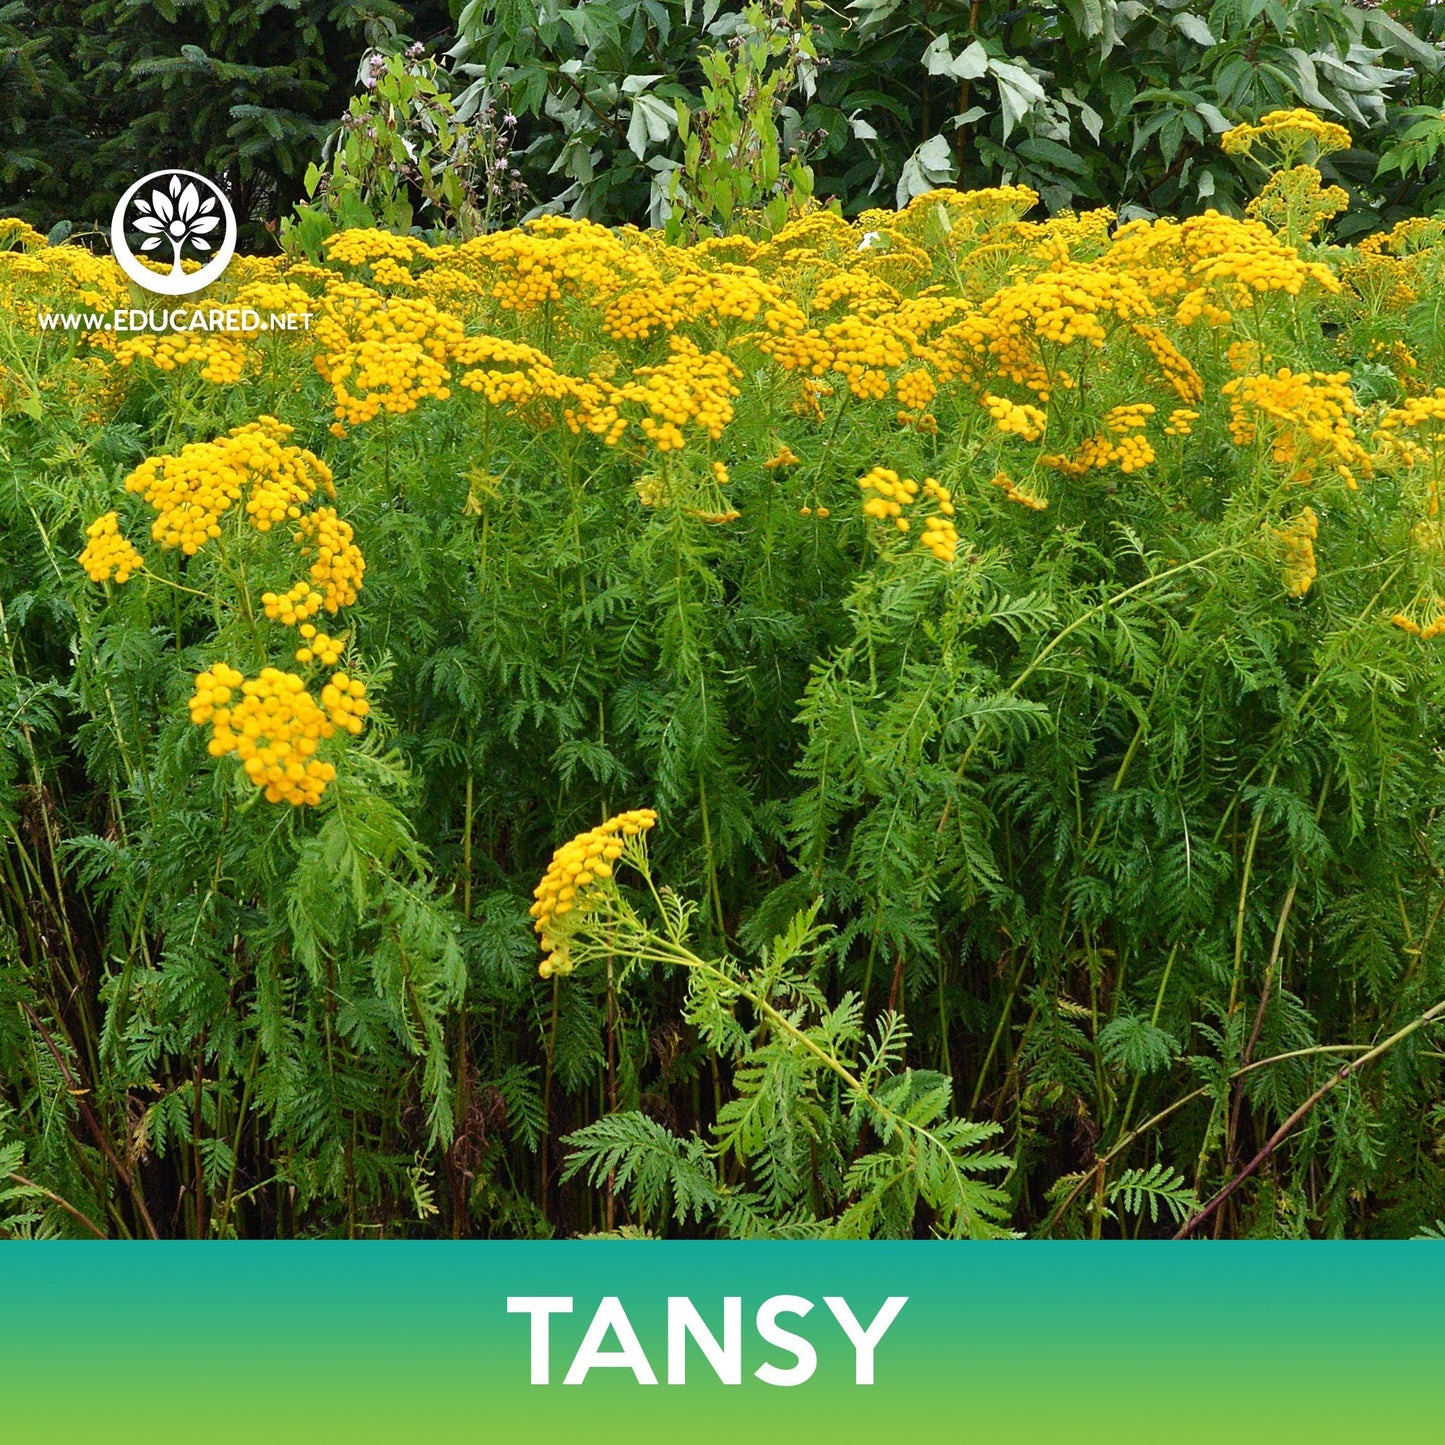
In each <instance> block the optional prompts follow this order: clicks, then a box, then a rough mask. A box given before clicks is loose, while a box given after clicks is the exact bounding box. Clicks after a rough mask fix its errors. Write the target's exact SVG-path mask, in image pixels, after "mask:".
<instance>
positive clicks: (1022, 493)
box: [989, 459, 1049, 512]
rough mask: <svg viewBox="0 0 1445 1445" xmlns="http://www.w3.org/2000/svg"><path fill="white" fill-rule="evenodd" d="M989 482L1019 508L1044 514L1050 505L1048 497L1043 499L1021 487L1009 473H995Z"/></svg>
mask: <svg viewBox="0 0 1445 1445" xmlns="http://www.w3.org/2000/svg"><path fill="white" fill-rule="evenodd" d="M1041 460H1042V459H1041ZM989 482H990V484H991V485H993V486H995V487H997V488H998V489H999V490H1000V491H1001V492H1002V493H1003V494H1004V497H1005V498H1006V499H1007V500H1008V501H1010V502H1017V503H1018V505H1019V506H1021V507H1027V508H1028V509H1029V510H1030V511H1031V512H1042V511H1043V510H1044V509H1045V508H1046V507H1047V506H1048V505H1049V499H1048V498H1047V497H1041V496H1039V495H1038V494H1037V493H1036V492H1032V491H1030V490H1029V488H1028V487H1026V486H1021V485H1020V484H1019V483H1018V482H1016V481H1014V479H1013V478H1012V477H1011V476H1009V474H1008V473H1007V472H996V473H994V475H993V476H992V477H990V478H989Z"/></svg>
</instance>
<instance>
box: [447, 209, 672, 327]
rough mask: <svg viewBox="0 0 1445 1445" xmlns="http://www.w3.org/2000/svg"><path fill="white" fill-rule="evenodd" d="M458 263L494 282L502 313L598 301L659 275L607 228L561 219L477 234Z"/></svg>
mask: <svg viewBox="0 0 1445 1445" xmlns="http://www.w3.org/2000/svg"><path fill="white" fill-rule="evenodd" d="M457 260H458V264H459V265H460V266H461V267H462V268H463V269H474V270H476V272H477V273H478V274H479V275H480V276H483V277H485V278H488V279H490V281H491V285H490V286H489V287H488V290H489V294H490V295H491V296H492V297H493V299H494V300H495V301H496V302H497V304H498V305H499V306H500V307H501V309H502V310H503V311H520V312H531V311H535V310H537V309H539V308H540V307H543V306H546V305H548V304H550V303H556V302H560V301H561V300H562V299H563V297H564V296H577V297H580V298H581V299H583V300H585V301H588V302H596V301H597V300H599V299H606V298H610V297H611V296H613V295H614V294H616V292H617V291H619V290H621V289H622V288H623V287H624V286H627V285H630V284H632V283H633V282H634V280H645V279H648V278H649V277H651V278H653V279H655V275H656V273H655V271H654V269H653V268H652V267H651V266H650V265H649V264H648V263H647V261H646V258H645V257H640V256H637V255H635V254H634V253H633V252H631V251H630V250H629V249H628V248H627V247H626V246H625V245H624V244H623V243H622V241H621V240H620V239H619V238H618V237H617V236H615V235H614V234H613V233H612V232H611V231H609V230H608V229H607V228H606V227H605V226H598V225H596V224H594V223H593V222H591V221H572V220H567V219H565V218H562V217H556V216H551V217H543V218H541V219H540V220H536V221H532V222H530V223H529V224H528V225H526V226H523V227H519V228H517V229H515V230H508V231H494V232H492V233H491V234H490V235H488V236H478V237H477V238H476V239H475V240H472V241H468V242H466V243H465V244H464V245H462V246H460V247H458V248H457Z"/></svg>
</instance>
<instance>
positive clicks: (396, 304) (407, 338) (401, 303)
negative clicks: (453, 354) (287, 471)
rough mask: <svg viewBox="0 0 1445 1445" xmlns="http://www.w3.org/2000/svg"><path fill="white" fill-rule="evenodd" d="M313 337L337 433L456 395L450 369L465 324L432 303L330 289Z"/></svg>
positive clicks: (365, 289)
mask: <svg viewBox="0 0 1445 1445" xmlns="http://www.w3.org/2000/svg"><path fill="white" fill-rule="evenodd" d="M313 334H314V337H315V340H316V344H317V345H318V346H319V347H320V348H321V349H320V351H319V352H318V354H317V356H316V369H317V371H319V372H320V373H321V375H322V376H323V377H324V378H325V379H326V380H327V381H328V382H329V383H330V385H331V389H332V392H333V393H334V394H335V397H336V408H335V416H336V421H335V423H334V424H333V427H332V430H333V431H334V432H339V433H341V434H344V432H345V428H346V427H347V426H359V425H361V424H362V423H363V422H368V421H370V420H371V419H372V418H373V417H375V416H377V415H378V414H379V413H381V412H383V411H385V412H389V413H390V414H392V415H401V414H403V413H405V412H409V411H413V410H415V409H416V407H417V405H418V404H419V402H420V401H421V400H422V399H423V398H424V397H435V398H436V399H437V400H438V401H445V400H446V399H447V397H448V396H450V395H451V392H450V390H449V389H448V387H447V385H446V382H447V380H448V378H449V376H450V373H449V372H448V371H447V368H446V365H445V362H446V359H447V356H448V353H449V352H450V351H451V349H452V348H453V347H455V346H456V345H457V344H458V343H460V342H461V340H462V324H461V322H460V321H458V320H457V319H456V317H454V316H452V315H450V314H449V313H447V312H444V311H439V310H438V309H437V306H436V304H435V303H434V302H433V301H432V300H430V298H427V297H399V296H392V297H386V296H382V295H381V294H379V293H378V292H376V291H373V290H372V289H371V288H370V287H369V286H363V285H361V284H360V283H359V282H339V283H337V284H335V285H333V286H331V287H329V288H328V289H327V291H326V293H325V295H324V297H323V299H322V311H321V314H320V316H319V317H318V318H317V321H316V325H315V327H314V328H313Z"/></svg>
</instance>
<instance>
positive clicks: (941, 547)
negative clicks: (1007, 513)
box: [803, 467, 958, 562]
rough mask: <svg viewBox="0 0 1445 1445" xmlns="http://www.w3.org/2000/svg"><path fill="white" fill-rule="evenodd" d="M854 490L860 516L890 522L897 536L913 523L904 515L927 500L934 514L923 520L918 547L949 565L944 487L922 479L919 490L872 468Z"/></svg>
mask: <svg viewBox="0 0 1445 1445" xmlns="http://www.w3.org/2000/svg"><path fill="white" fill-rule="evenodd" d="M858 489H859V491H861V492H862V493H863V495H864V502H863V515H864V516H865V517H872V518H874V519H875V520H877V521H880V522H892V523H893V525H894V526H895V527H896V528H897V529H898V531H900V532H909V531H911V530H912V529H913V522H912V520H911V518H909V517H907V516H905V515H904V514H905V512H906V511H907V510H908V509H909V508H910V507H912V506H913V504H914V503H915V502H916V501H918V500H919V498H920V496H924V497H928V498H930V499H931V500H932V501H933V502H934V504H935V506H936V507H937V511H936V512H935V513H934V514H932V515H930V516H928V517H925V518H924V520H923V532H922V534H921V535H920V537H919V539H918V541H919V545H920V546H921V547H923V548H924V550H925V551H928V552H931V553H932V554H933V555H934V557H936V558H937V559H938V560H939V561H940V562H952V561H953V558H954V554H955V552H956V551H957V549H958V531H957V529H956V528H955V527H954V525H953V523H952V522H951V521H950V520H949V518H951V517H952V516H954V514H955V511H956V508H955V507H954V505H953V494H952V493H951V492H950V491H949V490H948V488H947V487H945V486H943V485H942V484H941V483H940V482H938V481H937V480H936V479H935V478H933V477H928V478H926V479H925V480H924V482H923V485H922V487H920V486H919V484H918V483H917V482H915V481H914V480H913V478H912V477H900V476H899V475H898V473H897V472H895V471H894V470H893V469H892V468H891V467H873V468H871V469H870V470H869V471H867V472H865V473H864V474H863V476H861V477H859V478H858ZM870 493H871V494H872V495H869V494H870ZM803 512H804V515H806V514H807V512H808V509H807V508H806V507H805V508H804V509H803ZM818 515H819V516H820V517H822V516H827V515H828V512H827V508H825V507H819V508H818Z"/></svg>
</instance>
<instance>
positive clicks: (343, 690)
mask: <svg viewBox="0 0 1445 1445" xmlns="http://www.w3.org/2000/svg"><path fill="white" fill-rule="evenodd" d="M321 706H322V707H324V708H325V709H326V712H327V715H328V716H329V717H330V718H331V721H332V723H333V724H335V726H336V727H338V728H344V729H345V730H346V731H347V732H349V733H350V734H351V735H352V736H353V737H355V736H357V735H358V734H359V733H360V732H361V730H362V728H363V727H364V726H365V723H364V721H363V719H364V718H365V717H366V715H367V713H369V712H370V711H371V704H370V703H369V702H367V700H366V684H365V683H364V682H362V681H361V679H360V678H356V677H349V676H348V675H347V674H346V673H344V672H335V673H332V675H331V681H330V682H328V683H327V684H326V686H325V687H323V688H322V689H321Z"/></svg>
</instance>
